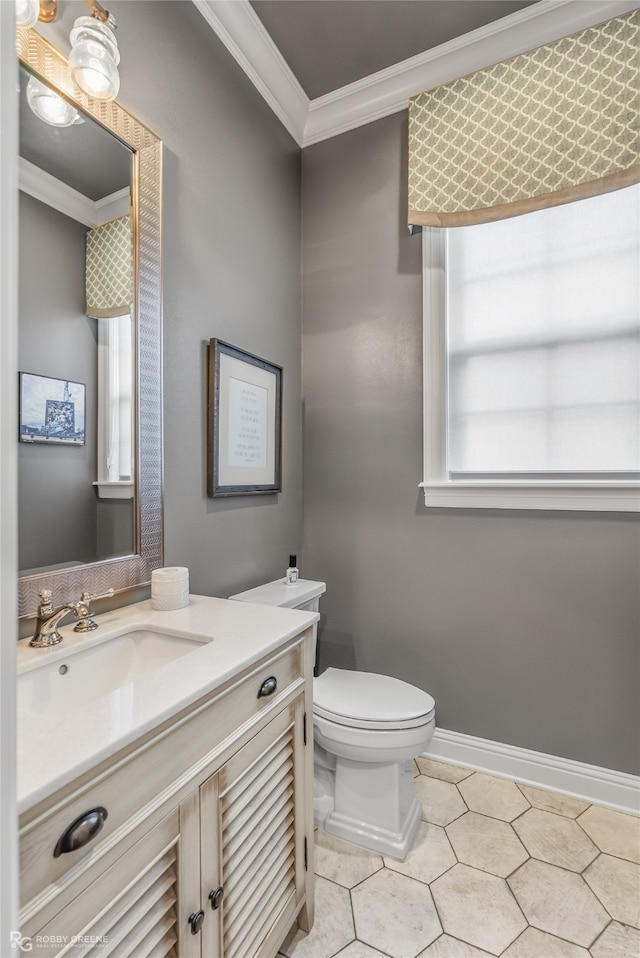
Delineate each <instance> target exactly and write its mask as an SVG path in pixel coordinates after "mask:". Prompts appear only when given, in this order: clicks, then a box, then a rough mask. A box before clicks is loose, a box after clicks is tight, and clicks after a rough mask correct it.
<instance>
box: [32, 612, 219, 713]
mask: <svg viewBox="0 0 640 958" xmlns="http://www.w3.org/2000/svg"><path fill="white" fill-rule="evenodd" d="M210 641H211V639H210V638H209V637H207V636H202V637H200V636H195V635H180V634H177V633H175V632H162V631H161V630H158V629H155V628H153V629H152V628H144V627H136V628H133V629H131V630H129V631H127V632H124V633H121V634H119V635H115V636H112V637H109V638H107V639H105V640H104V641H102V642H100V641H99V640H97V641H95V642H94V643H92V644H91V645H90V647H86V646H84V647H82V646H81V647H78V648H69V649H68V650H66V649H65V648H64V646H58V647H56V649H55V654H54V656H53V657H52V658H51V659H47V660H46V661H43V662H42V664H38V665H36V666H35V667H34V668H31V669H29V670H28V671H27V670H25V671H24V672H22V673H20V674H19V675H18V711H22V712H31V713H35V714H42V713H60V712H63V711H66V710H67V709H68V708H69V706H75V705H81V704H83V703H85V702H88V701H91V700H93V699H94V698H96V696H98V695H104V694H105V693H108V692H114V691H115V690H116V689H122V688H123V687H125V686H127V685H129V684H130V683H131V682H135V680H136V679H138V678H140V677H141V676H142V675H147V674H148V673H150V672H153V671H155V670H156V669H159V668H160V667H161V666H163V665H167V664H168V663H170V662H173V661H175V659H178V658H181V657H182V656H183V655H187V654H188V653H190V652H194V651H195V650H196V649H199V648H202V646H203V644H204V643H206V642H210Z"/></svg>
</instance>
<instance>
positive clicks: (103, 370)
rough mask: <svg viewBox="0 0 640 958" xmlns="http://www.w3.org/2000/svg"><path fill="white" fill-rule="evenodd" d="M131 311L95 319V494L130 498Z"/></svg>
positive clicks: (131, 406) (131, 426)
mask: <svg viewBox="0 0 640 958" xmlns="http://www.w3.org/2000/svg"><path fill="white" fill-rule="evenodd" d="M132 326H133V324H132V321H131V314H130V313H127V314H126V315H124V316H114V317H111V318H109V319H104V318H100V319H98V481H97V482H96V483H94V485H96V486H97V487H98V494H99V496H100V498H102V499H132V498H133V490H134V485H133V435H134V433H133V348H134V347H133V329H132Z"/></svg>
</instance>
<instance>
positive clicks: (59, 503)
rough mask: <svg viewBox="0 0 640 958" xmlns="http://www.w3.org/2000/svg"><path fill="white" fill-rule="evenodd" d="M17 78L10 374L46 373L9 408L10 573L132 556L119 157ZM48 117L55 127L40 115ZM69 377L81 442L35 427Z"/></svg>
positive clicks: (126, 198)
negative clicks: (79, 395)
mask: <svg viewBox="0 0 640 958" xmlns="http://www.w3.org/2000/svg"><path fill="white" fill-rule="evenodd" d="M20 76H21V80H20V187H21V194H20V247H19V276H20V287H19V304H20V314H19V336H18V348H19V366H20V370H21V371H22V372H25V373H30V374H36V375H37V376H38V377H47V378H46V379H38V380H29V381H30V382H37V383H38V384H41V385H42V389H41V390H40V391H39V393H38V396H37V400H36V397H33V398H34V400H36V401H33V402H32V403H31V404H30V408H27V407H26V404H25V403H24V402H23V403H21V410H22V415H21V421H20V430H21V434H20V439H21V442H20V448H19V483H18V488H19V497H18V515H19V568H20V574H21V575H31V574H34V573H37V572H42V571H45V569H47V568H48V569H54V568H66V567H71V566H74V565H77V564H80V563H86V562H96V561H99V560H102V559H108V558H112V557H113V556H118V555H130V554H131V553H132V552H133V551H134V540H133V534H134V523H133V502H132V500H133V488H134V485H133V448H132V438H133V418H132V415H133V414H132V396H133V385H134V383H133V368H134V367H133V361H132V360H133V356H132V347H133V342H132V335H131V331H132V317H131V307H132V288H131V275H132V267H133V264H132V256H131V241H130V235H131V232H130V206H131V190H130V182H131V151H130V150H129V149H127V147H125V146H124V145H123V144H122V143H120V142H119V141H118V140H117V139H115V137H113V136H112V135H111V134H110V133H108V132H107V131H106V130H104V129H102V127H100V126H99V125H98V124H97V123H96V122H95V121H94V120H92V119H91V118H90V117H88V116H83V115H82V114H80V113H78V111H76V110H75V109H73V108H72V107H71V106H70V105H69V104H67V103H66V102H65V101H64V100H62V99H60V98H59V97H57V96H56V95H55V94H52V91H51V90H50V87H48V86H47V85H45V84H43V83H42V82H41V81H40V80H37V79H36V78H35V77H30V76H29V74H28V73H27V72H26V71H25V70H24V69H21V71H20ZM34 90H35V96H36V98H37V101H38V104H40V105H37V106H36V109H37V111H38V113H36V111H34V110H33V109H32V108H31V104H32V103H33V99H34V97H33V92H34ZM29 94H32V95H31V96H29ZM47 94H52V95H47ZM48 101H52V103H53V106H52V107H51V106H49V105H48ZM42 102H44V103H45V104H46V105H45V107H44V108H43V107H42V106H41V104H42ZM57 104H59V105H60V106H57ZM45 111H46V112H45ZM52 112H53V113H54V116H53V119H54V120H56V122H57V121H58V120H59V119H60V118H61V119H62V122H63V123H64V124H65V125H63V126H60V125H52V124H51V122H50V121H49V120H48V119H47V120H44V119H41V118H40V116H41V115H43V114H44V116H46V117H49V116H50V115H51V114H52ZM103 224H104V226H103ZM123 228H124V229H125V234H123V235H125V244H124V247H123V249H122V252H121V247H122V245H123V244H122V243H120V245H118V243H119V239H118V237H119V236H120V234H122V229H123ZM126 230H128V233H126ZM113 292H116V293H118V294H120V295H118V296H115V297H113V296H112V297H111V298H112V300H113V304H114V307H113V308H109V303H108V302H107V301H108V299H109V294H110V293H113ZM52 380H53V381H54V382H53V388H51V386H49V387H47V384H51V381H52ZM69 382H72V383H74V382H75V383H79V384H81V385H82V386H84V392H83V400H84V401H83V403H82V407H84V408H78V409H77V411H75V410H73V407H69V408H70V409H72V415H73V413H74V412H75V426H76V429H77V428H78V426H79V423H78V420H79V418H80V417H81V416H82V417H83V420H84V423H83V431H82V437H83V440H84V441H83V443H82V444H72V443H69V442H67V443H64V442H59V441H58V439H57V437H56V436H55V435H54V434H52V433H50V432H48V431H47V429H46V428H45V424H44V421H45V410H46V408H47V402H49V405H50V406H51V404H52V403H54V402H56V403H57V407H58V408H59V405H60V400H59V398H58V397H57V396H56V395H55V393H56V392H57V391H60V390H61V389H63V388H64V384H65V383H69ZM56 384H58V385H56ZM47 388H49V391H50V392H52V393H54V395H51V396H49V395H48V394H47V393H46V389H47ZM43 390H44V391H43ZM21 398H22V397H21ZM43 433H44V434H43Z"/></svg>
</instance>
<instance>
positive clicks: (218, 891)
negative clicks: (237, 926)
mask: <svg viewBox="0 0 640 958" xmlns="http://www.w3.org/2000/svg"><path fill="white" fill-rule="evenodd" d="M223 898H224V888H223V887H222V885H220V888H214V890H213V891H210V892H209V901H210V902H211V907H212V908H213V910H214V911H215V910H216V908H219V907H220V905H221V904H222V899H223Z"/></svg>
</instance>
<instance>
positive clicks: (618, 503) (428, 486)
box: [420, 228, 640, 512]
mask: <svg viewBox="0 0 640 958" xmlns="http://www.w3.org/2000/svg"><path fill="white" fill-rule="evenodd" d="M444 235H445V234H444V231H443V230H439V229H435V228H424V229H423V231H422V290H423V292H422V328H423V348H424V361H423V369H424V377H423V382H424V387H423V403H424V406H423V423H424V428H423V433H424V448H423V456H424V473H423V475H424V481H423V482H421V483H420V488H421V489H422V490H423V491H424V501H425V505H426V506H429V507H432V506H433V507H443V508H454V509H549V510H566V511H573V510H580V511H586V512H640V484H638V483H637V482H628V481H623V480H610V481H604V480H603V481H594V480H592V479H585V480H571V481H568V480H561V481H552V480H543V481H540V482H536V481H533V480H530V479H526V480H522V481H512V480H508V481H507V480H505V481H498V480H494V479H492V480H487V481H479V480H474V481H465V480H459V479H456V480H455V481H453V480H450V479H449V478H448V475H447V462H446V442H447V408H446V396H447V390H446V376H447V356H446V329H445V289H446V287H445V279H446V278H445V242H444Z"/></svg>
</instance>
